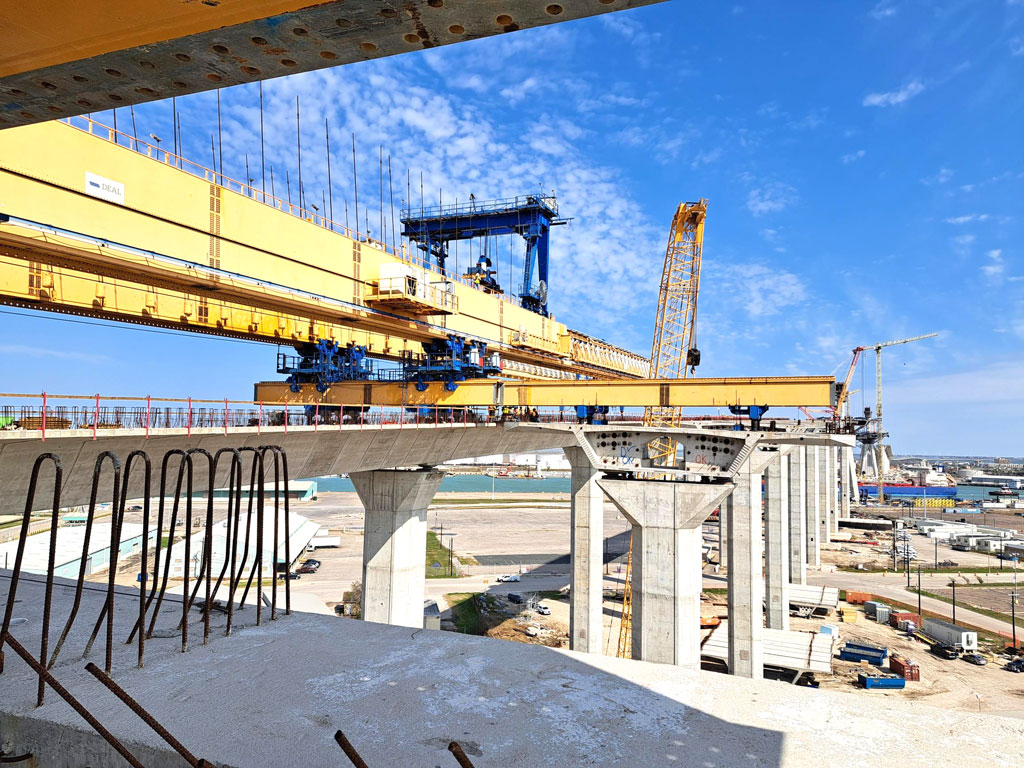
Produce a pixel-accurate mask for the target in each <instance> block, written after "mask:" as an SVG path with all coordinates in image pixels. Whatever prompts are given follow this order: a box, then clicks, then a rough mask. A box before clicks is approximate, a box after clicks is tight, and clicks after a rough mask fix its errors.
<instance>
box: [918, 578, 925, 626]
mask: <svg viewBox="0 0 1024 768" xmlns="http://www.w3.org/2000/svg"><path fill="white" fill-rule="evenodd" d="M917 616H918V618H919V619H921V623H922V624H924V616H923V615H922V614H921V566H920V565H919V566H917Z"/></svg>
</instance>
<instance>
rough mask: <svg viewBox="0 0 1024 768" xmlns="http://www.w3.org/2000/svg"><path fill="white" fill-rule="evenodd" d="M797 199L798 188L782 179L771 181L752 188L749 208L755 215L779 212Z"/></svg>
mask: <svg viewBox="0 0 1024 768" xmlns="http://www.w3.org/2000/svg"><path fill="white" fill-rule="evenodd" d="M796 200H797V194H796V190H795V189H793V187H791V186H789V185H788V184H783V183H782V182H780V181H771V182H768V183H767V184H764V185H762V186H760V187H756V188H754V189H752V190H750V193H749V194H748V195H747V210H748V211H750V212H751V213H752V214H754V215H755V216H763V215H764V214H766V213H778V212H780V211H784V210H785V209H786V208H788V207H789V206H791V205H793V204H794V203H795V202H796Z"/></svg>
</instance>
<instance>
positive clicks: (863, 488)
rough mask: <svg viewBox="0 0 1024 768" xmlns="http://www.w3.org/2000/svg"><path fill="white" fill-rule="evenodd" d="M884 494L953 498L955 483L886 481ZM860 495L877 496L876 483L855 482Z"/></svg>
mask: <svg viewBox="0 0 1024 768" xmlns="http://www.w3.org/2000/svg"><path fill="white" fill-rule="evenodd" d="M884 487H885V495H886V496H910V497H919V498H927V499H955V498H956V486H955V485H916V484H913V483H899V482H892V483H889V482H886V483H885V486H884ZM857 489H858V490H859V491H860V495H861V496H878V483H857Z"/></svg>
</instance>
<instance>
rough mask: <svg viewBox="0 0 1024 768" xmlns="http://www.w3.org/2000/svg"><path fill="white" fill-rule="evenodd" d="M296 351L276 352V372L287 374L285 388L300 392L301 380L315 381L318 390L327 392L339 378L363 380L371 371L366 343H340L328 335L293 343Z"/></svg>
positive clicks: (309, 382) (371, 365)
mask: <svg viewBox="0 0 1024 768" xmlns="http://www.w3.org/2000/svg"><path fill="white" fill-rule="evenodd" d="M296 351H297V352H298V353H299V354H298V355H287V354H285V353H283V352H278V354H277V372H278V373H287V374H288V379H287V382H288V388H289V389H291V391H292V392H299V391H300V390H301V389H302V385H303V384H315V385H316V390H317V392H326V391H327V389H328V388H329V387H330V386H331V384H335V383H337V382H339V381H363V380H366V379H369V378H370V377H371V376H372V375H373V361H372V360H371V359H370V358H369V357H368V356H367V354H366V347H361V346H357V345H355V344H349V345H348V346H345V347H342V346H341V345H339V344H335V343H334V342H333V341H330V340H329V339H320V340H319V341H318V342H317V343H316V344H302V345H300V346H297V347H296Z"/></svg>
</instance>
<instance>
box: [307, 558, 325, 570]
mask: <svg viewBox="0 0 1024 768" xmlns="http://www.w3.org/2000/svg"><path fill="white" fill-rule="evenodd" d="M302 564H303V565H312V566H313V567H314V568H319V567H320V566H321V565H323V563H321V562H320V561H319V560H314V559H313V558H309V559H308V560H303V561H302Z"/></svg>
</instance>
